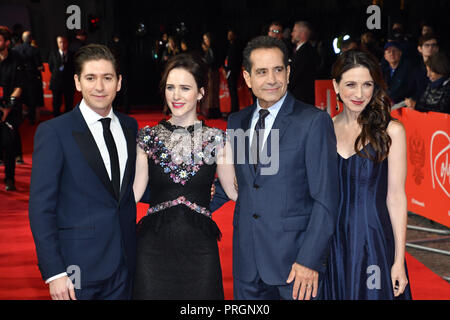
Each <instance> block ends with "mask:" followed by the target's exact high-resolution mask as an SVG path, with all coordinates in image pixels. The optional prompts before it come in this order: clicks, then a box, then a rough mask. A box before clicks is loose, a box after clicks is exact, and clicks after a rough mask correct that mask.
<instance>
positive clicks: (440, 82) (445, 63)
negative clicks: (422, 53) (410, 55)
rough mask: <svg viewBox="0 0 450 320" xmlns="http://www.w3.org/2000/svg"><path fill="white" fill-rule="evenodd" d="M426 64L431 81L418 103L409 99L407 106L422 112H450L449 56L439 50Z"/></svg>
mask: <svg viewBox="0 0 450 320" xmlns="http://www.w3.org/2000/svg"><path fill="white" fill-rule="evenodd" d="M425 65H426V68H427V76H428V78H429V79H430V83H429V84H428V86H427V88H426V89H425V92H424V93H423V94H422V96H421V97H420V99H419V101H417V103H416V102H414V101H412V100H410V101H408V100H407V101H406V106H407V107H408V108H410V109H415V110H417V111H422V112H427V111H434V112H442V113H447V114H450V64H449V60H448V58H447V56H446V55H445V54H444V53H443V52H437V53H435V54H434V55H432V56H431V57H430V58H429V59H428V60H427V62H425Z"/></svg>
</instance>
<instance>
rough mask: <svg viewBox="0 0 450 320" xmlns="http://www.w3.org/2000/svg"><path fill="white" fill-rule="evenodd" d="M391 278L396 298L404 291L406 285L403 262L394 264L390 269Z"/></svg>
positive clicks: (406, 279)
mask: <svg viewBox="0 0 450 320" xmlns="http://www.w3.org/2000/svg"><path fill="white" fill-rule="evenodd" d="M391 278H392V287H393V288H394V296H395V297H398V296H399V295H401V294H402V293H403V292H404V291H405V288H406V285H407V284H408V278H407V277H406V271H405V263H404V261H402V262H396V263H394V265H393V266H392V268H391Z"/></svg>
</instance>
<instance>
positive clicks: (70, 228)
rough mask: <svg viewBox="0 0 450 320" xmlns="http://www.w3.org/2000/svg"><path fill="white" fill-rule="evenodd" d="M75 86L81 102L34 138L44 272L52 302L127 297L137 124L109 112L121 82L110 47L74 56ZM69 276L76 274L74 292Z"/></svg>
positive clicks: (34, 206)
mask: <svg viewBox="0 0 450 320" xmlns="http://www.w3.org/2000/svg"><path fill="white" fill-rule="evenodd" d="M75 84H76V87H77V90H78V91H81V93H82V95H83V100H82V101H81V103H80V104H79V105H78V106H77V107H76V108H75V109H74V110H72V111H71V112H69V113H66V114H64V115H63V116H61V117H58V118H55V119H52V120H49V121H47V122H44V123H42V124H41V125H40V126H39V128H38V130H37V132H36V136H35V140H34V153H33V168H32V175H31V190H30V208H29V217H30V225H31V230H32V232H33V236H34V240H35V244H36V251H37V256H38V262H39V268H40V271H41V274H42V277H43V279H44V280H45V281H46V283H49V287H50V294H51V296H52V298H53V299H58V300H60V299H69V298H70V299H128V298H129V297H130V294H131V290H132V288H131V286H132V281H131V279H132V278H133V272H134V269H135V254H136V253H135V251H136V238H135V237H136V204H135V200H134V196H133V191H132V186H133V181H134V173H135V162H136V134H137V129H138V126H137V122H136V120H134V119H133V118H130V117H128V116H125V115H123V114H120V113H118V112H115V111H113V110H112V102H113V100H114V97H115V96H116V93H117V92H118V91H119V90H120V87H121V76H120V74H119V71H118V67H117V62H116V60H115V58H114V56H113V55H112V53H111V51H110V50H109V49H108V48H107V47H105V46H101V45H88V46H85V47H83V48H82V49H80V50H79V51H78V52H77V54H76V55H75ZM68 270H78V271H79V274H78V275H77V276H78V278H79V280H80V282H79V283H78V285H79V286H78V287H77V283H75V290H74V284H72V282H71V281H70V279H69V278H68V274H67V273H66V272H67V271H68ZM75 279H76V278H75Z"/></svg>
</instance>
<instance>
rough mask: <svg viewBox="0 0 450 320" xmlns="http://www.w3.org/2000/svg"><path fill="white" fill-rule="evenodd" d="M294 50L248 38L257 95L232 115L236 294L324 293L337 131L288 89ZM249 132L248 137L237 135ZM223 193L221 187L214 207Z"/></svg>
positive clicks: (248, 72)
mask: <svg viewBox="0 0 450 320" xmlns="http://www.w3.org/2000/svg"><path fill="white" fill-rule="evenodd" d="M287 56H288V54H287V50H286V46H285V45H284V43H283V42H282V41H280V40H277V39H273V38H270V37H268V36H261V37H257V38H255V39H253V40H252V41H250V42H249V43H248V44H247V47H246V48H245V50H244V63H243V64H244V68H245V71H244V79H245V81H246V83H247V85H248V86H249V87H250V88H251V89H252V91H253V93H254V95H255V96H256V97H257V101H256V103H255V104H253V105H252V106H250V107H247V108H245V109H243V110H241V111H239V112H237V113H234V114H231V115H230V116H229V120H228V130H229V131H228V133H229V137H230V141H231V142H232V143H231V146H232V148H233V155H234V163H235V171H236V178H237V184H238V190H239V191H238V192H239V196H238V199H237V202H236V208H235V212H234V219H233V226H234V232H233V278H234V298H235V299H252V300H253V299H269V300H272V299H275V300H278V299H310V298H314V299H320V298H321V291H322V275H323V272H324V271H325V268H326V263H327V255H328V244H329V239H330V237H331V236H332V234H333V231H334V228H335V220H336V215H337V207H338V194H339V190H337V188H338V185H339V184H338V170H337V153H336V137H335V134H334V129H333V123H332V121H331V118H330V117H329V115H328V114H327V113H326V112H323V111H321V110H319V109H317V108H315V107H314V106H311V105H307V104H305V103H303V102H301V101H298V100H296V99H295V98H294V97H293V96H292V95H291V94H290V93H288V92H287V86H288V82H289V72H290V68H289V65H288V59H287ZM262 129H263V130H262ZM236 130H237V131H236ZM242 130H243V131H246V132H247V134H246V135H245V138H244V139H245V141H244V143H243V142H242V141H239V140H240V139H241V138H242V134H241V135H240V134H232V133H233V132H234V133H236V132H239V131H240V132H242ZM261 130H262V131H261ZM241 140H242V139H241ZM242 146H244V148H245V151H244V152H243V150H239V148H242ZM255 148H256V152H255ZM246 150H251V152H246ZM255 155H256V157H255ZM255 158H256V159H255ZM220 197H221V189H220V186H219V185H218V186H217V193H216V196H215V198H214V199H213V203H212V205H211V208H212V209H213V208H217V206H218V205H220ZM222 202H223V201H222Z"/></svg>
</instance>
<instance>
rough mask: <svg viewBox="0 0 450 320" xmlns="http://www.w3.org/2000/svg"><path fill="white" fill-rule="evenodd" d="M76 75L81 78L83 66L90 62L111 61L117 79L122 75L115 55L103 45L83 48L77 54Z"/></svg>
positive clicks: (89, 45) (90, 45) (91, 45)
mask: <svg viewBox="0 0 450 320" xmlns="http://www.w3.org/2000/svg"><path fill="white" fill-rule="evenodd" d="M74 59H75V74H76V75H78V77H80V76H81V71H82V70H83V65H84V64H85V63H86V62H88V61H93V60H107V61H110V62H111V63H112V65H113V67H114V70H115V71H116V75H117V77H118V76H119V74H120V70H119V62H118V61H117V58H116V57H115V56H114V54H113V53H112V52H111V50H109V48H108V47H107V46H104V45H101V44H88V45H86V46H83V47H81V48H80V49H78V51H77V52H76V53H75V57H74Z"/></svg>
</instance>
